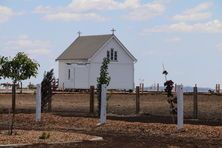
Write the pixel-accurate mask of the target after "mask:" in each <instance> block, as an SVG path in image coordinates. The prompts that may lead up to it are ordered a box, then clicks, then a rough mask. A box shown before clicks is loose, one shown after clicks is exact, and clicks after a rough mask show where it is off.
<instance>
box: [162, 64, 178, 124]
mask: <svg viewBox="0 0 222 148" xmlns="http://www.w3.org/2000/svg"><path fill="white" fill-rule="evenodd" d="M162 74H163V75H164V76H165V82H164V87H165V89H164V91H165V92H166V93H167V98H168V99H167V102H168V103H169V105H170V114H171V116H172V120H173V123H174V122H175V119H174V118H175V115H176V114H177V107H176V106H177V97H174V96H173V93H172V90H173V87H174V82H173V81H172V80H167V75H168V72H167V71H166V70H165V68H164V66H163V73H162Z"/></svg>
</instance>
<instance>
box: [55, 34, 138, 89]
mask: <svg viewBox="0 0 222 148" xmlns="http://www.w3.org/2000/svg"><path fill="white" fill-rule="evenodd" d="M104 57H107V58H109V59H110V64H109V65H108V72H109V75H110V77H111V81H110V84H109V86H108V89H121V90H125V89H126V90H130V89H134V64H135V62H136V61H137V59H136V58H135V57H134V56H133V55H132V54H131V53H130V52H129V50H128V49H127V48H126V47H125V46H124V45H123V44H122V43H121V42H120V40H119V39H118V38H117V37H116V36H115V35H114V34H107V35H90V36H79V37H78V38H77V39H76V40H75V41H74V42H73V43H72V44H71V45H70V46H69V47H68V48H67V49H66V50H65V51H64V52H63V53H62V54H61V55H60V56H59V57H58V58H57V59H56V61H58V66H59V74H58V76H59V88H60V89H89V87H90V86H92V85H93V86H95V87H96V85H97V78H98V77H99V74H100V67H101V64H102V61H103V58H104Z"/></svg>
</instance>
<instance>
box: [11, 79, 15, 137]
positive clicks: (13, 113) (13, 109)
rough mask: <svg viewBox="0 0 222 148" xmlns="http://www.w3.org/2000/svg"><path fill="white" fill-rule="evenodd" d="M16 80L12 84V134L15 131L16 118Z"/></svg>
mask: <svg viewBox="0 0 222 148" xmlns="http://www.w3.org/2000/svg"><path fill="white" fill-rule="evenodd" d="M15 84H16V83H15V82H13V85H12V122H11V129H10V135H12V133H13V128H14V120H15V106H16V105H15V102H16V101H15V100H16V89H15Z"/></svg>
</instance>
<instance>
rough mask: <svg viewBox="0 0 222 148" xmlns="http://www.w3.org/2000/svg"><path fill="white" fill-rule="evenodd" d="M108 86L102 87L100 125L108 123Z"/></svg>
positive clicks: (103, 85)
mask: <svg viewBox="0 0 222 148" xmlns="http://www.w3.org/2000/svg"><path fill="white" fill-rule="evenodd" d="M106 87H107V85H106V84H102V86H101V109H100V124H104V123H106V105H107V103H106V91H107V90H106Z"/></svg>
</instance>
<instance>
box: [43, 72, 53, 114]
mask: <svg viewBox="0 0 222 148" xmlns="http://www.w3.org/2000/svg"><path fill="white" fill-rule="evenodd" d="M54 80H55V77H54V72H53V69H51V70H50V71H48V72H46V73H45V74H44V78H43V80H42V83H41V86H42V87H41V92H42V104H41V110H42V112H43V111H45V110H46V108H48V111H49V112H50V111H51V103H52V82H53V81H54Z"/></svg>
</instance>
